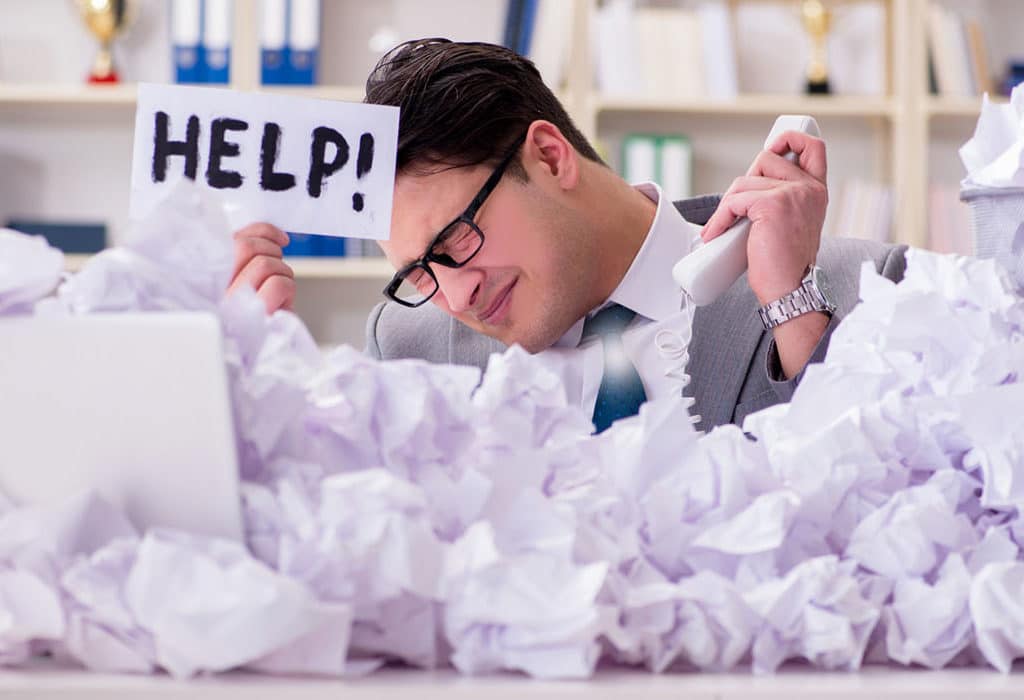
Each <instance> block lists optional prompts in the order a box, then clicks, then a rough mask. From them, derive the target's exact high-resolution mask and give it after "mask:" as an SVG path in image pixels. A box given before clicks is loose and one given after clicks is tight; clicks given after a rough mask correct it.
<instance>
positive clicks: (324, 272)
mask: <svg viewBox="0 0 1024 700" xmlns="http://www.w3.org/2000/svg"><path fill="white" fill-rule="evenodd" d="M91 257H92V256H91V255H65V256H64V267H65V269H66V270H67V271H68V272H77V271H78V270H81V269H82V267H83V266H84V265H85V264H86V262H88V260H89V259H90V258H91ZM285 260H286V261H287V262H288V264H289V265H290V266H291V268H292V269H293V270H295V277H296V278H297V279H310V280H367V281H374V282H380V283H381V284H382V285H383V283H384V282H386V281H387V280H389V279H390V278H391V275H392V274H394V269H393V268H392V267H391V265H390V264H389V263H388V262H387V261H386V260H384V259H383V258H380V259H378V258H331V257H322V258H317V257H287V258H285Z"/></svg>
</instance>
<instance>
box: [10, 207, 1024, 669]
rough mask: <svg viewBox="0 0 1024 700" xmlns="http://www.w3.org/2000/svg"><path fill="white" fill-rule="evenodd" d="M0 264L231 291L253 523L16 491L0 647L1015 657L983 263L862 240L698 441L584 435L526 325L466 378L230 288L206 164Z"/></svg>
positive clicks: (85, 290)
mask: <svg viewBox="0 0 1024 700" xmlns="http://www.w3.org/2000/svg"><path fill="white" fill-rule="evenodd" d="M0 260H2V261H4V262H5V264H6V265H8V268H9V269H10V270H16V271H17V273H16V274H13V275H12V274H10V273H8V274H5V275H4V276H2V277H0V311H2V312H3V313H37V314H82V313H90V312H93V311H100V310H103V311H117V310H140V309H141V310H153V311H158V310H162V309H206V310H210V311H213V312H215V313H217V314H218V315H219V317H220V318H221V321H222V325H223V328H224V334H225V341H226V352H227V361H228V365H229V372H230V378H231V391H232V394H233V401H234V409H235V414H236V421H237V426H238V433H239V435H238V437H239V445H240V457H241V469H242V474H243V499H244V508H245V517H246V529H247V536H248V545H249V549H248V550H247V549H245V548H244V547H242V546H240V545H237V544H235V543H230V542H225V541H218V540H213V539H209V538H203V537H197V536H195V535H190V534H186V533H180V532H169V531H160V530H158V531H151V532H145V533H138V532H135V531H134V530H133V528H132V526H131V524H130V523H128V522H127V520H126V519H125V518H124V517H123V516H122V515H121V514H119V513H118V512H116V511H115V510H114V509H113V508H111V507H110V506H109V505H107V504H105V503H104V502H103V501H101V500H99V499H97V498H95V497H90V496H83V497H82V498H79V499H76V500H74V501H73V502H69V503H65V504H63V505H61V506H57V507H49V508H42V507H31V508H30V507H15V506H13V505H11V504H9V503H6V504H4V506H3V515H2V517H0V561H2V563H3V566H2V569H0V611H2V614H0V662H2V663H4V664H8V665H17V664H19V663H22V662H24V661H25V660H26V659H27V658H29V657H30V656H31V655H33V654H36V653H39V652H43V651H49V652H51V653H53V654H55V655H57V656H59V657H65V658H70V659H74V660H76V661H78V662H80V663H82V664H84V665H86V666H87V667H89V668H92V669H96V670H111V671H132V672H150V671H154V670H156V669H165V670H167V671H169V672H170V673H173V674H175V675H177V676H183V677H185V676H190V675H193V674H196V673H200V672H207V671H221V670H226V669H229V668H235V667H248V668H252V669H257V670H262V671H266V672H277V673H288V672H301V673H312V674H353V673H365V672H369V671H372V670H373V669H374V668H376V667H377V666H378V665H379V664H381V663H383V662H385V661H387V660H395V659H397V660H402V661H405V662H408V663H411V664H415V665H419V666H425V667H433V666H438V665H443V664H446V663H451V664H454V665H455V666H456V668H458V669H459V670H460V671H463V672H466V673H483V672H489V671H496V670H499V669H518V670H521V671H524V672H526V673H528V674H531V675H533V676H537V677H559V678H566V677H587V676H589V675H591V674H592V673H593V672H594V670H595V665H596V664H597V662H598V661H599V660H600V659H602V658H604V659H614V660H617V661H620V662H625V663H629V664H638V665H639V664H642V665H644V666H646V667H648V668H650V669H652V670H655V671H662V670H665V669H668V668H699V669H729V668H732V667H734V666H736V665H737V664H750V665H751V666H752V667H753V669H754V670H755V671H758V672H764V671H771V670H773V669H775V668H776V667H777V666H778V665H779V664H781V663H782V662H784V661H785V660H787V659H790V658H795V657H803V658H806V659H809V660H810V661H811V662H812V663H814V664H816V665H818V666H822V667H825V668H836V669H857V668H859V667H860V666H861V664H863V663H868V662H874V661H882V660H885V659H891V660H893V661H895V662H898V663H902V664H921V665H925V666H930V667H940V666H944V665H946V664H956V663H964V662H987V663H989V664H991V665H993V666H995V667H996V668H998V669H1000V670H1003V671H1006V670H1008V669H1009V667H1010V664H1011V662H1012V660H1013V659H1014V658H1016V657H1018V656H1021V655H1024V632H1022V630H1024V602H1022V601H1024V562H1022V561H1021V555H1020V543H1021V541H1022V537H1024V525H1022V522H1021V519H1020V517H1019V511H1020V508H1021V505H1022V501H1024V411H1021V410H1020V408H1021V406H1024V383H1022V382H1021V379H1022V377H1024V299H1021V298H1020V297H1017V296H1015V295H1014V293H1013V292H1012V291H1011V289H1012V288H1011V287H1010V285H1009V284H1008V281H1007V279H1006V277H1005V273H1003V272H1002V271H1001V270H999V269H998V268H997V267H996V266H995V264H994V263H992V262H991V261H978V260H969V259H964V258H956V257H951V256H950V257H946V256H938V255H934V254H930V253H926V252H922V251H917V250H912V251H910V253H909V267H908V271H907V278H906V280H905V281H904V282H902V283H901V284H899V285H895V284H892V283H891V282H889V281H887V280H885V279H883V278H881V277H879V276H878V275H876V274H875V273H874V271H873V270H871V269H870V266H866V267H865V270H864V272H863V275H862V283H861V286H862V296H863V299H864V302H863V303H862V304H861V305H860V306H859V307H857V308H856V309H855V310H854V312H853V313H852V314H851V315H850V316H849V317H848V318H847V319H846V321H845V322H844V323H843V325H842V326H841V327H840V328H839V330H838V331H837V332H836V334H835V336H834V337H833V339H832V342H831V347H830V350H829V353H828V357H827V359H826V361H825V362H824V363H823V364H821V365H817V366H812V367H811V368H809V369H808V370H807V373H806V376H805V378H804V380H803V382H802V384H801V386H800V388H799V389H798V391H797V392H796V394H795V396H794V398H793V401H792V402H791V403H790V404H787V405H780V406H776V407H773V408H771V409H768V410H766V411H763V412H760V413H758V414H754V415H752V416H750V417H749V418H748V419H747V421H746V422H745V424H744V426H743V429H742V430H741V429H739V428H737V427H735V426H726V427H722V428H719V429H716V430H714V431H712V432H711V433H709V434H708V435H704V436H700V435H698V434H697V433H695V432H694V431H693V429H692V427H691V426H690V424H689V422H688V420H687V418H688V416H687V413H686V407H685V405H684V404H683V403H682V402H681V400H676V399H667V400H661V401H657V402H652V403H649V404H647V405H646V406H645V407H644V408H643V409H642V411H641V413H640V415H639V416H636V417H634V418H632V419H627V420H625V421H622V422H620V423H618V424H616V425H615V426H613V428H612V429H610V430H608V431H607V432H605V433H603V434H602V435H600V436H590V435H589V433H590V430H591V426H590V423H589V420H588V418H587V416H585V415H584V414H582V413H581V412H580V411H579V410H578V409H576V408H574V407H571V406H568V405H566V403H565V399H564V392H563V391H562V390H561V386H560V380H559V368H558V366H557V364H555V363H554V362H550V363H549V362H546V361H545V360H543V359H541V358H538V357H531V356H529V355H527V354H526V353H524V352H523V351H522V350H520V349H517V348H513V349H511V350H509V351H508V352H507V353H506V354H504V355H503V356H494V357H492V358H491V362H490V364H489V366H488V368H487V371H486V372H485V373H484V374H483V377H482V381H481V376H480V373H479V372H478V371H477V370H475V369H470V368H464V367H444V366H433V365H429V364H426V363H422V362H417V361H402V362H384V363H382V362H377V361H374V360H371V359H368V358H366V357H364V356H362V355H361V354H360V353H358V352H356V351H355V350H353V349H351V348H348V347H340V348H337V349H335V350H333V351H331V352H328V353H321V352H320V351H319V350H318V349H317V347H316V345H315V344H314V342H313V340H312V338H311V337H310V336H309V334H308V332H307V331H306V329H305V328H304V326H303V325H302V323H301V322H300V321H299V320H298V319H297V318H296V317H295V316H294V315H292V314H290V313H287V312H278V313H276V314H274V315H273V316H271V317H269V318H268V317H266V316H265V315H264V312H263V307H262V304H261V303H260V301H259V300H258V299H257V298H256V296H255V294H253V293H251V292H242V293H238V294H235V295H233V296H231V297H227V298H225V297H224V296H223V293H222V290H223V289H224V288H225V286H226V282H227V278H228V276H229V274H230V267H231V247H230V239H229V236H228V234H227V228H226V226H225V225H224V223H223V221H222V220H220V219H219V217H218V214H217V212H216V207H215V206H212V205H211V204H210V203H209V202H208V201H206V200H204V199H203V198H202V196H201V195H200V194H199V193H197V192H194V191H190V190H180V191H178V192H176V193H175V195H174V196H173V198H172V200H170V201H168V202H166V203H165V204H164V205H163V206H162V207H161V208H159V209H158V210H157V211H155V212H154V213H153V215H152V216H151V217H150V218H149V219H148V220H147V221H144V222H142V224H141V225H140V226H139V228H138V232H137V234H136V236H135V238H134V239H133V240H132V242H131V243H129V244H128V245H127V246H126V247H124V248H120V249H114V250H110V251H107V252H104V253H101V254H99V255H97V256H96V257H95V258H93V259H92V260H91V261H90V262H89V263H88V264H87V265H86V266H85V268H84V269H83V270H82V271H81V272H80V273H78V274H77V275H74V276H72V277H70V278H67V279H65V280H64V281H62V282H61V279H60V278H61V273H60V255H59V253H56V252H55V251H53V250H52V249H49V248H48V247H46V246H45V245H41V244H39V243H37V242H36V241H29V240H27V239H25V238H23V237H19V236H16V235H14V234H9V233H5V234H3V235H2V236H0ZM8 268H4V269H5V270H7V269H8ZM58 283H59V287H58V288H57V290H56V293H55V295H53V296H49V297H46V295H48V294H49V293H50V292H51V290H52V289H53V288H54V287H57V285H58ZM44 297H46V298H44ZM478 384H479V386H478ZM744 431H746V433H748V434H749V436H748V435H745V434H744ZM0 449H2V446H0Z"/></svg>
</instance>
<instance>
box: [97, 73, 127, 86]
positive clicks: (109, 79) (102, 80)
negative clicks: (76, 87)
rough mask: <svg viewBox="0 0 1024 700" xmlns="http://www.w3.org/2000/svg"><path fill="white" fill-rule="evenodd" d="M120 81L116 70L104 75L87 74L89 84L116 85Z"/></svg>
mask: <svg viewBox="0 0 1024 700" xmlns="http://www.w3.org/2000/svg"><path fill="white" fill-rule="evenodd" d="M120 82H121V78H120V77H119V76H118V75H117V71H110V72H109V73H107V74H106V75H96V74H95V73H90V74H89V84H90V85H116V84H117V83H120Z"/></svg>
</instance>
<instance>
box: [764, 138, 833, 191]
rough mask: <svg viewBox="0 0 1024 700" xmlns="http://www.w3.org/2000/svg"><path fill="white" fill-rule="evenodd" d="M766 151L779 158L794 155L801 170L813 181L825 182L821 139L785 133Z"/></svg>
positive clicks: (825, 157) (823, 151)
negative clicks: (788, 154)
mask: <svg viewBox="0 0 1024 700" xmlns="http://www.w3.org/2000/svg"><path fill="white" fill-rule="evenodd" d="M768 150H769V151H770V152H772V153H776V154H778V155H780V156H783V155H785V154H787V153H795V154H796V155H797V161H796V162H797V164H798V165H799V166H800V169H801V170H803V171H804V172H806V173H807V174H808V175H810V176H811V177H813V178H814V179H815V180H818V181H820V182H825V178H826V177H827V175H828V158H827V155H826V152H825V142H824V141H822V140H821V139H819V138H816V137H814V136H811V135H810V134H805V133H803V132H800V131H786V132H784V133H782V134H781V135H780V136H779V137H778V138H777V139H775V141H773V142H772V143H771V144H770V145H769V146H768Z"/></svg>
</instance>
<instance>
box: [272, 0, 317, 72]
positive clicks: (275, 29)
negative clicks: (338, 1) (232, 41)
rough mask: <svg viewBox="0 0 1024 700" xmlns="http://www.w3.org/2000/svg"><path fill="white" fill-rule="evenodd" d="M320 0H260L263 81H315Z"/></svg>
mask: <svg viewBox="0 0 1024 700" xmlns="http://www.w3.org/2000/svg"><path fill="white" fill-rule="evenodd" d="M321 11H322V8H321V3H320V0H260V82H261V83H262V84H263V85H315V84H316V82H317V67H318V59H319V54H320V24H321V21H320V20H321Z"/></svg>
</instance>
